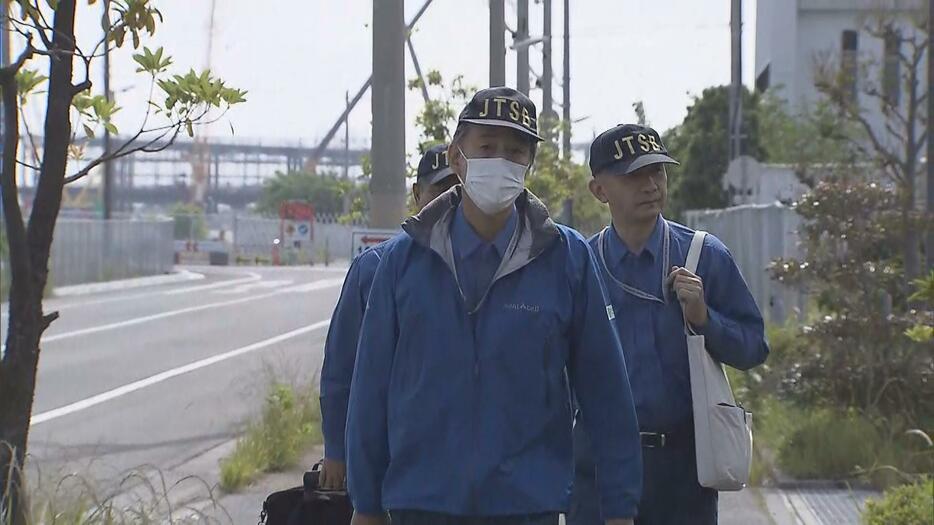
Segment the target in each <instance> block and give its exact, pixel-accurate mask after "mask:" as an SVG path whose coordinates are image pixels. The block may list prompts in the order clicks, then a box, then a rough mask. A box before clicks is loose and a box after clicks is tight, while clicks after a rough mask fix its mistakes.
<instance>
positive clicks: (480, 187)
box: [457, 147, 529, 215]
mask: <svg viewBox="0 0 934 525" xmlns="http://www.w3.org/2000/svg"><path fill="white" fill-rule="evenodd" d="M457 150H458V151H460V154H461V155H462V156H463V157H464V159H465V160H466V161H467V175H466V178H467V181H466V182H464V190H465V191H466V192H467V195H468V196H470V200H472V201H473V203H474V204H476V205H477V207H478V208H480V210H481V211H483V213H486V214H487V215H493V214H494V213H497V212H500V211H503V210H505V209H506V208H508V207H509V205H510V204H512V203H513V201H515V200H516V198H518V197H519V194H520V193H522V190H524V189H525V174H526V173H527V172H528V171H529V167H528V166H526V165H524V164H517V163H515V162H512V161H511V160H506V159H503V158H499V157H494V158H489V159H469V158H467V155H464V151H463V150H461V149H460V147H458V148H457Z"/></svg>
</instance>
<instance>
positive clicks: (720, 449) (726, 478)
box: [684, 231, 752, 491]
mask: <svg viewBox="0 0 934 525" xmlns="http://www.w3.org/2000/svg"><path fill="white" fill-rule="evenodd" d="M706 235H707V233H706V232H700V231H699V232H695V233H694V239H692V240H691V248H690V250H689V251H688V257H687V262H686V263H685V268H687V269H688V270H690V271H691V272H692V273H695V274H696V273H697V261H698V260H699V259H700V255H701V250H702V248H703V246H704V237H706ZM684 325H685V333H686V337H687V343H688V345H687V346H688V361H689V364H690V368H691V398H692V402H693V403H692V404H693V405H694V435H695V442H696V444H695V446H696V449H697V450H696V451H697V481H698V482H699V483H700V485H701V486H702V487H707V488H711V489H716V490H722V491H735V490H742V489H743V488H744V487H745V486H746V483H748V482H749V469H750V467H751V465H752V414H751V413H749V412H746V410H745V409H744V408H743V407H740V406H737V405H736V399H735V398H734V397H733V390H732V389H731V388H730V381H729V379H727V377H726V373H725V372H724V370H723V365H722V364H720V362H719V361H717V360H716V359H714V358H713V357H712V356H711V355H710V354H709V353H708V352H707V349H706V347H705V346H704V336H702V335H698V334H697V333H695V332H694V330H693V328H691V325H690V323H688V322H687V319H685V323H684Z"/></svg>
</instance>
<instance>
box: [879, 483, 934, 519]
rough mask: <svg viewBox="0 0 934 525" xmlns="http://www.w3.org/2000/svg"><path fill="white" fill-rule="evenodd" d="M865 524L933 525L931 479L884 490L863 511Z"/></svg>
mask: <svg viewBox="0 0 934 525" xmlns="http://www.w3.org/2000/svg"><path fill="white" fill-rule="evenodd" d="M863 523H865V524H866V525H924V524H928V523H934V479H932V478H928V479H927V480H925V481H922V482H921V483H915V484H912V485H903V486H900V487H895V488H892V489H889V490H887V491H885V494H884V495H883V497H882V499H878V500H874V499H871V500H869V501H868V502H867V503H866V509H865V510H864V511H863Z"/></svg>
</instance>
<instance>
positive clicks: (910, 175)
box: [901, 67, 921, 285]
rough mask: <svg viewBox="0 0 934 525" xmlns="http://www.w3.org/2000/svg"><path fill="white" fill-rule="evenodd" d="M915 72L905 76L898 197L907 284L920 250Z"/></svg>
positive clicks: (915, 273)
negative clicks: (901, 181) (901, 186)
mask: <svg viewBox="0 0 934 525" xmlns="http://www.w3.org/2000/svg"><path fill="white" fill-rule="evenodd" d="M918 75H919V68H918V67H915V68H913V69H911V70H910V71H909V80H908V118H907V119H906V126H905V128H906V129H905V137H906V140H905V164H904V168H905V184H904V190H903V192H902V193H903V195H901V198H902V199H903V201H902V221H903V223H904V227H905V238H904V248H903V250H904V255H903V257H904V265H905V279H906V281H907V283H908V284H909V285H910V283H911V281H913V280H914V279H917V277H918V275H919V274H920V273H921V254H920V253H919V251H918V248H919V245H918V241H919V236H918V228H917V226H916V225H915V221H914V215H915V214H914V212H915V179H916V178H917V175H918V156H919V154H920V153H921V144H918V143H917V136H918V134H917V131H918V130H917V126H918V124H919V122H918V121H919V120H920V119H919V118H918V108H919V106H920V104H919V103H918V98H919V97H918Z"/></svg>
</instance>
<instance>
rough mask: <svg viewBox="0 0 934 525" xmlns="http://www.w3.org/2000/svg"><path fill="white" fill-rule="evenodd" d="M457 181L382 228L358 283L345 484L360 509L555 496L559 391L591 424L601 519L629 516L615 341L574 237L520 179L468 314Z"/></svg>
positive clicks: (634, 445) (584, 249) (566, 459)
mask: <svg viewBox="0 0 934 525" xmlns="http://www.w3.org/2000/svg"><path fill="white" fill-rule="evenodd" d="M460 199H461V188H460V187H455V188H452V189H451V190H449V191H448V192H447V193H445V194H444V195H442V196H441V197H439V198H438V199H436V200H435V201H434V202H432V203H431V204H430V205H429V206H428V207H426V208H425V209H424V210H423V211H422V212H421V213H420V214H419V215H418V216H416V217H413V218H411V219H409V220H408V221H406V223H405V224H403V230H404V232H405V233H403V234H401V235H399V236H397V237H396V238H394V239H393V240H390V241H389V244H388V246H387V247H386V249H385V251H384V253H383V258H382V261H381V263H380V266H379V269H378V270H377V273H376V278H375V280H374V283H373V287H372V289H371V292H370V299H369V302H368V304H367V310H366V315H365V316H364V320H363V329H362V333H361V337H360V346H359V349H358V353H357V365H356V370H355V371H354V378H353V386H352V388H351V394H350V409H349V415H348V420H347V453H348V456H347V466H348V487H349V490H350V494H351V498H352V500H353V504H354V507H355V508H356V509H357V510H358V511H359V512H362V513H365V514H378V513H380V512H383V511H384V510H398V509H411V510H423V511H431V512H440V513H445V514H453V515H462V516H503V515H516V514H533V513H543V512H558V511H563V510H565V509H566V507H567V504H568V499H569V491H570V486H571V482H572V470H573V461H572V445H571V425H572V410H571V400H570V398H571V396H570V392H571V388H572V387H573V389H574V391H575V393H576V395H577V398H578V401H579V403H580V405H581V406H582V407H583V408H584V410H585V411H586V412H585V413H586V414H587V415H586V416H585V418H584V425H585V426H586V428H587V429H588V430H589V431H590V434H591V435H592V436H594V438H593V445H594V450H595V457H596V464H597V479H598V485H599V489H600V494H601V503H602V508H603V510H604V513H605V515H606V517H607V518H613V517H631V516H634V515H635V511H636V504H637V502H638V501H639V497H640V493H641V483H642V472H641V448H640V443H639V437H638V434H637V423H636V418H635V410H634V409H633V404H632V397H631V395H630V392H629V384H628V379H627V375H626V366H625V362H624V360H623V353H622V350H621V349H620V343H619V338H618V336H617V334H616V329H615V327H614V326H613V325H612V323H611V320H612V319H613V318H614V312H613V310H612V308H611V307H610V306H609V304H608V302H607V300H606V295H605V289H604V285H603V280H602V278H601V276H600V274H599V273H598V272H597V271H596V265H595V262H594V258H593V255H592V254H591V252H590V250H589V248H588V246H587V243H586V241H585V240H584V239H583V238H582V237H581V236H580V234H578V233H577V232H575V231H573V230H571V229H568V228H565V227H563V226H558V225H555V224H554V223H553V222H552V220H551V219H550V218H549V217H548V212H547V210H546V209H545V207H544V205H543V204H542V203H541V202H540V201H539V200H538V199H537V198H535V197H534V196H532V195H531V194H529V193H528V192H525V193H523V194H522V195H521V196H520V197H519V198H518V199H517V200H516V210H517V212H518V217H519V226H518V228H517V229H516V233H515V234H514V235H513V238H512V240H511V241H510V244H509V247H508V249H507V251H506V254H505V257H504V258H503V261H502V263H501V265H500V268H499V269H498V270H497V273H496V275H495V276H494V279H493V282H492V284H491V287H490V288H489V289H488V291H487V293H486V295H485V296H484V298H483V299H481V301H480V304H479V306H478V307H477V308H476V309H475V310H474V311H468V310H467V308H466V306H465V301H464V299H463V294H462V293H461V291H460V287H459V286H458V282H457V277H456V275H457V272H456V271H455V270H454V268H453V267H452V266H453V261H454V259H453V256H452V247H451V241H450V233H449V231H450V223H451V219H452V216H453V213H454V210H455V209H456V208H457V205H458V203H459V202H460Z"/></svg>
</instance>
